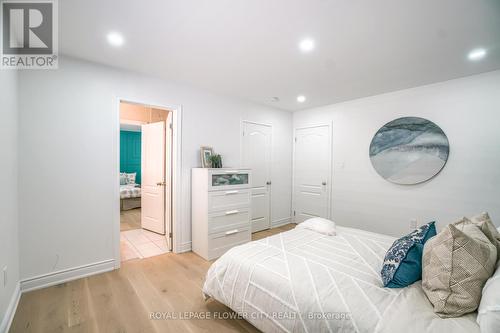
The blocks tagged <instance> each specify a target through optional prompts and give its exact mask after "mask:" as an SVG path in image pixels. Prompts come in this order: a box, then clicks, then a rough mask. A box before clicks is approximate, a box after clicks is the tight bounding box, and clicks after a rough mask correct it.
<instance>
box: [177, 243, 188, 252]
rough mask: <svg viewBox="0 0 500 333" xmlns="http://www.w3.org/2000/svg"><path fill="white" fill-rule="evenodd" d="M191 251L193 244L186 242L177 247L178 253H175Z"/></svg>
mask: <svg viewBox="0 0 500 333" xmlns="http://www.w3.org/2000/svg"><path fill="white" fill-rule="evenodd" d="M189 251H191V242H185V243H182V244H180V245H179V246H178V247H177V251H175V253H184V252H189Z"/></svg>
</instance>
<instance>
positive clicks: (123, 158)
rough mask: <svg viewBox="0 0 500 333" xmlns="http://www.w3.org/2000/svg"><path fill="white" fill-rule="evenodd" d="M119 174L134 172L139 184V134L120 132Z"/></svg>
mask: <svg viewBox="0 0 500 333" xmlns="http://www.w3.org/2000/svg"><path fill="white" fill-rule="evenodd" d="M120 172H128V173H130V172H136V173H137V176H136V180H135V182H136V183H137V184H140V183H141V132H130V131H120Z"/></svg>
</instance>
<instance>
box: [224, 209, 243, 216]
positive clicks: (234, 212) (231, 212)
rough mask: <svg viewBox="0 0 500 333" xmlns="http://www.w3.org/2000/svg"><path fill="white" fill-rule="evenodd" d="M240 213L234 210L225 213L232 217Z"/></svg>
mask: <svg viewBox="0 0 500 333" xmlns="http://www.w3.org/2000/svg"><path fill="white" fill-rule="evenodd" d="M239 212H240V211H239V210H237V209H235V210H230V211H227V212H226V215H233V214H238V213H239Z"/></svg>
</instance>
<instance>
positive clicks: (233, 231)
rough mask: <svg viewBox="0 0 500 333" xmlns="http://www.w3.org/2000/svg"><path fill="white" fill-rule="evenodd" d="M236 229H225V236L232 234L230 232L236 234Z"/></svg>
mask: <svg viewBox="0 0 500 333" xmlns="http://www.w3.org/2000/svg"><path fill="white" fill-rule="evenodd" d="M238 231H239V230H238V229H234V230H230V231H226V236H227V235H232V234H237V233H238Z"/></svg>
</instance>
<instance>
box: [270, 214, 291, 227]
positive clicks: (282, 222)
mask: <svg viewBox="0 0 500 333" xmlns="http://www.w3.org/2000/svg"><path fill="white" fill-rule="evenodd" d="M290 223H292V217H291V216H289V217H285V218H284V219H279V220H275V221H272V222H271V228H277V227H281V226H282V225H285V224H290Z"/></svg>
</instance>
